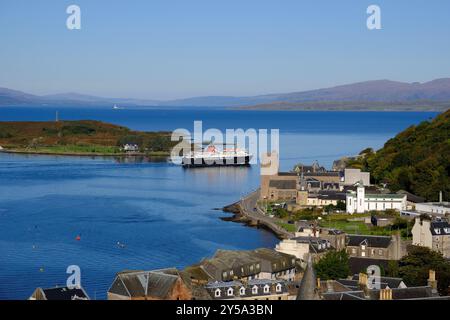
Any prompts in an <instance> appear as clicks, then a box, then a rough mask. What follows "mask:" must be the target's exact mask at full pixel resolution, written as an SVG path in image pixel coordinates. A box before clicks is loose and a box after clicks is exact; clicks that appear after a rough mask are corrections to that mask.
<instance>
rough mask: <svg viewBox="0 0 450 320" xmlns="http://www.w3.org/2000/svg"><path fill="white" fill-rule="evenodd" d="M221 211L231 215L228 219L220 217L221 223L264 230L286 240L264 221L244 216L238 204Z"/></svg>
mask: <svg viewBox="0 0 450 320" xmlns="http://www.w3.org/2000/svg"><path fill="white" fill-rule="evenodd" d="M222 211H223V212H227V213H230V214H232V215H231V216H229V217H220V219H221V220H222V221H228V222H236V223H242V224H244V225H246V226H247V227H252V228H257V229H264V230H267V231H269V232H271V233H272V234H274V235H275V236H276V237H277V238H278V239H280V240H283V239H286V236H285V235H284V234H282V233H280V232H279V231H278V230H277V229H275V228H272V226H271V225H270V224H267V223H265V222H264V221H261V220H257V219H254V218H252V217H250V216H248V215H246V214H245V213H244V212H243V210H242V208H241V206H240V204H239V202H235V203H233V204H230V205H228V206H225V207H223V208H222Z"/></svg>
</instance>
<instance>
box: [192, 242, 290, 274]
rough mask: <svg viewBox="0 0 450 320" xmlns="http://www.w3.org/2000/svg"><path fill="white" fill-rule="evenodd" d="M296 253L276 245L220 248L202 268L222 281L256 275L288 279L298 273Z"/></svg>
mask: <svg viewBox="0 0 450 320" xmlns="http://www.w3.org/2000/svg"><path fill="white" fill-rule="evenodd" d="M295 266H296V265H295V256H292V255H289V254H284V253H280V252H277V251H275V250H272V249H267V248H260V249H255V250H242V251H237V250H217V252H216V254H215V255H214V256H213V257H212V258H211V259H204V260H203V261H202V262H201V263H200V268H201V269H202V270H203V271H204V272H205V273H206V274H207V275H208V276H209V279H211V280H213V281H219V282H227V281H233V280H239V281H250V280H252V279H272V280H274V279H284V280H287V281H292V280H293V279H294V277H295Z"/></svg>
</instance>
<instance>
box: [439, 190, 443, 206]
mask: <svg viewBox="0 0 450 320" xmlns="http://www.w3.org/2000/svg"><path fill="white" fill-rule="evenodd" d="M439 203H442V191H439Z"/></svg>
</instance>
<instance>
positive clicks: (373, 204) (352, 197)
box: [346, 181, 406, 214]
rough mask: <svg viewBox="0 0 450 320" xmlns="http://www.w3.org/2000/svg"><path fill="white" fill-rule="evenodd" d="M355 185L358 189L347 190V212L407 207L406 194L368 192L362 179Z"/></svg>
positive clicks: (403, 208) (399, 209)
mask: <svg viewBox="0 0 450 320" xmlns="http://www.w3.org/2000/svg"><path fill="white" fill-rule="evenodd" d="M355 186H356V191H348V192H347V197H346V207H347V213H350V214H353V213H364V212H368V211H385V210H398V211H401V210H405V209H406V195H405V194H383V193H366V192H365V186H364V183H363V182H361V181H359V182H358V183H357V184H356V185H355Z"/></svg>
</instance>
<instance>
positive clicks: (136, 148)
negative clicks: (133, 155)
mask: <svg viewBox="0 0 450 320" xmlns="http://www.w3.org/2000/svg"><path fill="white" fill-rule="evenodd" d="M122 149H123V151H125V152H138V151H139V146H138V145H137V144H129V143H127V144H124V145H123V147H122Z"/></svg>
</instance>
